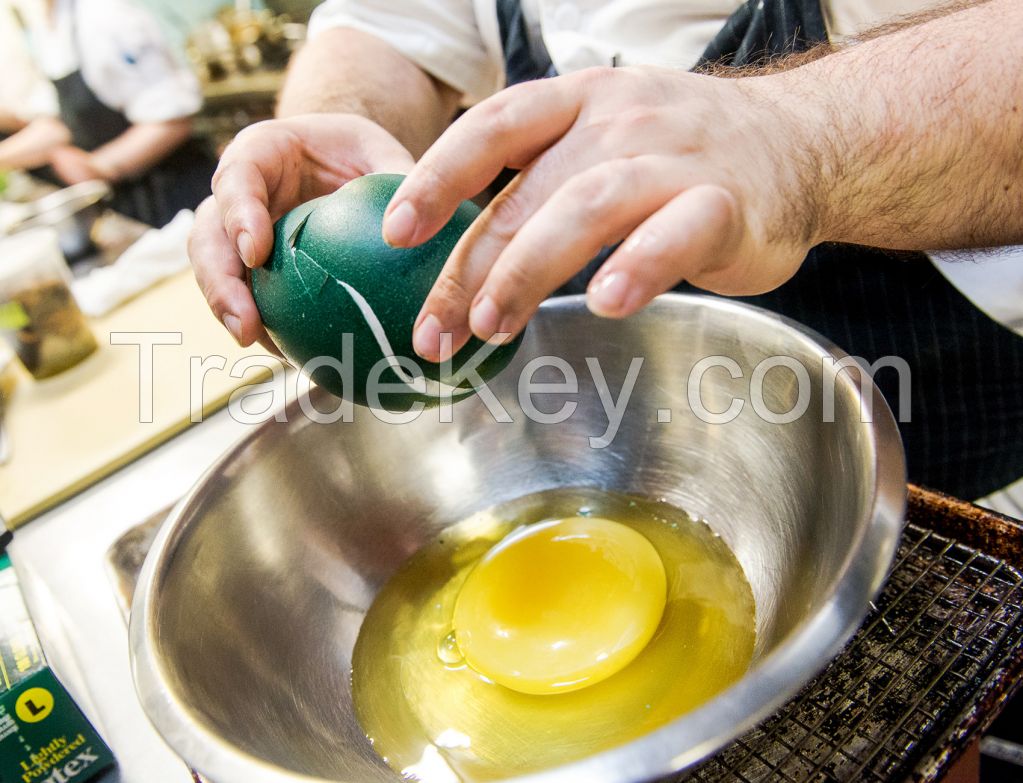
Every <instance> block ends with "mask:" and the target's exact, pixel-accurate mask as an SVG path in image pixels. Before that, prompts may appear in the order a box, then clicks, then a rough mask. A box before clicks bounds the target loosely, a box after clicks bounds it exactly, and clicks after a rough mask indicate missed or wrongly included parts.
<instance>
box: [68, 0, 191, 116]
mask: <svg viewBox="0 0 1023 783" xmlns="http://www.w3.org/2000/svg"><path fill="white" fill-rule="evenodd" d="M78 13H79V17H78V30H77V32H78V40H79V47H80V49H81V57H82V62H81V68H82V76H83V77H84V78H85V81H86V83H87V84H88V85H89V87H90V88H91V89H92V90H93V92H95V93H96V95H97V96H98V97H99V99H100V100H102V101H103V102H104V103H105V104H107V105H108V106H110V107H111V108H112V109H117V110H118V111H121V112H123V113H124V115H125V116H126V117H127V118H128V120H129V121H130V122H131V123H133V124H134V123H143V122H162V121H165V120H173V119H178V118H180V117H188V116H190V115H192V114H195V113H196V112H197V111H198V110H199V108H200V107H201V106H202V91H201V88H200V86H199V80H198V79H197V78H196V76H195V74H194V73H193V72H192V70H191V68H189V67H188V65H186V64H185V63H184V62H183V60H182V59H181V58H180V57H179V55H178V53H177V52H175V51H174V49H173V48H172V47H171V45H170V44H169V43H168V42H167V40H166V38H165V37H164V35H163V31H162V30H161V29H160V26H159V23H158V22H157V21H156V19H155V18H154V17H153V16H152V15H151V14H150V13H149V12H147V11H146V10H145V9H144V8H141V7H140V6H138V5H137V4H134V3H131V2H125V1H124V0H79V5H78Z"/></svg>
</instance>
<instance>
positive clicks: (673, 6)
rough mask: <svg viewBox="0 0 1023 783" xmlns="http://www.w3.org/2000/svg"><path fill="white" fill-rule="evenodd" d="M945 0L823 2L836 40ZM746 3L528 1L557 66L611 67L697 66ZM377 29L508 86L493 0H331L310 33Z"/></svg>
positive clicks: (463, 72)
mask: <svg viewBox="0 0 1023 783" xmlns="http://www.w3.org/2000/svg"><path fill="white" fill-rule="evenodd" d="M941 2H943V0H823V2H822V8H823V10H824V15H825V20H826V21H827V24H828V29H829V32H830V34H831V37H832V38H833V39H841V38H845V37H848V36H850V35H854V34H855V33H858V32H861V31H862V30H864V29H866V28H869V27H873V26H875V25H877V24H880V23H882V22H885V21H889V20H891V19H892V18H894V17H896V16H900V15H903V14H908V13H912V12H914V11H919V10H921V9H924V8H928V7H934V6H937V5H939V4H940V3H941ZM741 4H742V0H523V3H522V9H523V13H524V14H525V17H526V22H527V24H529V25H530V26H531V27H532V28H533V29H536V30H539V32H540V34H541V35H542V36H543V40H544V43H545V44H546V45H547V51H548V52H549V53H550V56H551V60H552V62H553V63H554V65H555V66H556V67H557V69H558V72H559V73H569V72H571V71H576V70H580V69H582V68H588V67H590V66H594V65H609V64H610V63H611V57H612V55H616V54H617V55H618V61H619V62H620V63H621V64H623V65H662V66H668V67H678V68H691V67H692V66H693V65H695V64H696V61H697V60H698V59H699V57H700V55H701V54H702V53H703V50H704V49H705V48H706V46H707V44H708V43H709V42H710V40H711V39H712V38H713V37H714V35H715V34H716V33H717V31H718V30H720V29H721V26H722V25H723V24H724V23H725V20H726V19H727V18H728V17H729V16H730V15H731V14H732V12H733V11H735V9H736V8H738V7H739V6H740V5H741ZM332 27H352V28H355V29H358V30H362V31H363V32H368V33H372V34H373V35H375V36H377V37H379V38H381V39H383V40H384V41H386V42H387V43H389V44H391V45H392V46H394V47H395V48H396V49H397V50H398V51H400V52H401V53H402V54H404V55H405V56H406V57H408V58H409V59H410V60H412V61H413V62H415V63H416V64H417V65H419V66H420V67H421V68H423V69H424V70H425V71H427V72H429V73H430V74H432V75H433V76H435V77H436V78H438V79H440V80H441V81H443V82H445V83H447V84H449V85H451V86H452V87H454V88H455V89H456V90H458V91H460V92H461V93H462V94H463V95H464V96H465V98H466V102H467V103H474V102H476V101H479V100H481V99H483V98H485V97H486V96H488V95H490V94H492V93H494V92H496V91H497V90H499V89H500V88H501V87H502V86H503V85H504V57H503V52H502V50H501V40H500V35H499V32H498V24H497V10H496V5H495V3H494V0H448V1H447V2H437V0H401V1H400V2H396V1H395V0H327V1H326V2H324V3H322V4H321V5H320V6H319V7H318V8H317V9H316V11H315V12H314V14H313V18H312V20H311V24H310V29H309V34H310V37H314V36H316V35H317V34H319V33H320V32H322V31H323V30H326V29H330V28H332Z"/></svg>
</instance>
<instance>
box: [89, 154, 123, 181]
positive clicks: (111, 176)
mask: <svg viewBox="0 0 1023 783" xmlns="http://www.w3.org/2000/svg"><path fill="white" fill-rule="evenodd" d="M89 165H90V166H91V167H92V169H93V171H95V172H96V175H97V177H98V178H99V179H102V180H103V181H105V182H109V183H113V182H117V181H118V180H119V179H121V176H122V172H121V171H120V169H119V168H118V167H117V165H116V164H115V163H114V162H113V161H111V160H108V159H107V158H105V157H104V156H103V155H101V154H100V153H97V152H92V153H89Z"/></svg>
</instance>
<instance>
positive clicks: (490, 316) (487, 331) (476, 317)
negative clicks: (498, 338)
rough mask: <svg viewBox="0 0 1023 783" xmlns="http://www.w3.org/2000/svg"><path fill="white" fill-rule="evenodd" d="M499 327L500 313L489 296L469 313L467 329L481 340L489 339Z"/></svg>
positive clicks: (481, 300)
mask: <svg viewBox="0 0 1023 783" xmlns="http://www.w3.org/2000/svg"><path fill="white" fill-rule="evenodd" d="M500 325H501V312H500V311H499V310H498V309H497V305H496V304H494V300H493V299H491V298H490V297H489V296H484V297H483V298H482V299H480V300H479V301H478V302H477V303H476V304H475V305H474V306H473V308H472V310H471V311H470V312H469V328H470V329H472V331H473V333H474V334H475V335H476V336H477V337H479V338H481V339H483V340H486V339H487V338H489V337H491V336H492V335H493V334H494V333H495V332H497V330H498V327H499V326H500Z"/></svg>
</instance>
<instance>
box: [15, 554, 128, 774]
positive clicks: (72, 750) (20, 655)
mask: <svg viewBox="0 0 1023 783" xmlns="http://www.w3.org/2000/svg"><path fill="white" fill-rule="evenodd" d="M113 764H114V757H113V755H112V754H111V752H110V749H109V748H107V746H106V745H105V744H104V743H103V740H101V739H100V737H99V735H98V734H97V733H96V730H95V729H94V728H93V727H92V726H91V725H90V724H89V721H88V720H86V718H85V716H84V715H83V714H82V711H81V710H80V709H78V706H77V705H76V704H75V703H74V701H72V700H71V697H70V696H69V695H68V693H67V691H65V690H64V687H63V686H62V685H61V684H60V682H59V681H58V680H57V678H56V677H55V676H54V674H53V672H52V671H51V670H50V667H49V666H48V665H47V663H46V658H45V657H43V652H42V648H41V647H40V645H39V638H38V637H37V636H36V632H35V628H34V627H33V625H32V620H31V618H29V616H28V610H27V608H26V607H25V602H24V599H23V598H22V595H21V591H20V589H19V588H18V580H17V577H16V576H15V573H14V569H13V568H12V567H11V563H10V560H9V559H8V557H7V556H6V555H0V783H85V781H87V780H91V779H92V778H94V777H95V776H96V775H98V774H99V773H100V772H102V771H103V770H105V769H107V768H108V767H111V766H113Z"/></svg>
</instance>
